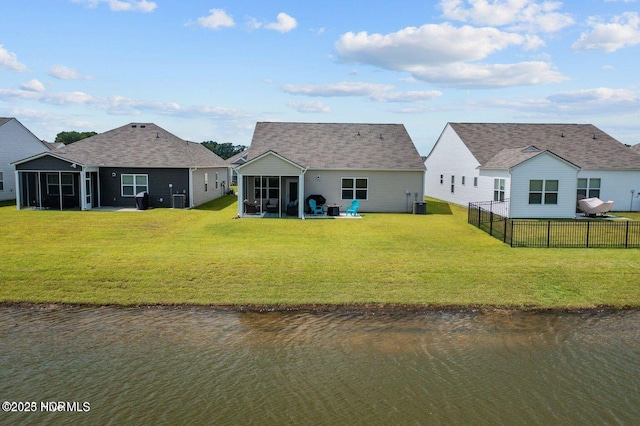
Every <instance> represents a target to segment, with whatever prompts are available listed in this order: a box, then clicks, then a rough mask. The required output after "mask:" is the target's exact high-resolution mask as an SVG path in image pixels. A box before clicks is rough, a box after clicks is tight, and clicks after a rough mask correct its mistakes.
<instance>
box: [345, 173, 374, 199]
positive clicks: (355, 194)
mask: <svg viewBox="0 0 640 426" xmlns="http://www.w3.org/2000/svg"><path fill="white" fill-rule="evenodd" d="M368 197H369V179H367V178H342V199H343V200H366V199H367V198H368Z"/></svg>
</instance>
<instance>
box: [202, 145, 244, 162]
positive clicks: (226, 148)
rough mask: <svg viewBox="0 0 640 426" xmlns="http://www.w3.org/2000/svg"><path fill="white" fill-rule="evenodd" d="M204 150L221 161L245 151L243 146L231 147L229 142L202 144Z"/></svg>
mask: <svg viewBox="0 0 640 426" xmlns="http://www.w3.org/2000/svg"><path fill="white" fill-rule="evenodd" d="M202 145H204V146H205V148H207V149H210V150H211V151H213V152H214V153H215V154H216V155H218V156H219V157H220V158H222V159H223V160H226V159H227V158H231V157H233V156H234V155H236V154H238V153H240V152H242V151H244V150H245V149H247V147H246V146H244V145H233V144H232V143H231V142H225V143H218V142H214V141H206V142H202Z"/></svg>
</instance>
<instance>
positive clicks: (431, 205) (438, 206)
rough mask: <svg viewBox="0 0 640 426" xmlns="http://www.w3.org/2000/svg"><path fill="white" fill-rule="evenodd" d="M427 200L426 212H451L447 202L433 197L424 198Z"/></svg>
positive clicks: (447, 213)
mask: <svg viewBox="0 0 640 426" xmlns="http://www.w3.org/2000/svg"><path fill="white" fill-rule="evenodd" d="M425 200H426V202H427V214H446V215H450V214H453V212H452V211H451V207H450V206H449V203H447V202H446V201H442V200H436V199H435V198H425Z"/></svg>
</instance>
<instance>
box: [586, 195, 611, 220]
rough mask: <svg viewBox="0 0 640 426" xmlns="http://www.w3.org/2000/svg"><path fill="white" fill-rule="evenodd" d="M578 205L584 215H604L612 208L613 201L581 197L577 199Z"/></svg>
mask: <svg viewBox="0 0 640 426" xmlns="http://www.w3.org/2000/svg"><path fill="white" fill-rule="evenodd" d="M578 207H579V208H580V210H582V211H583V212H584V214H585V215H589V216H596V215H598V214H600V215H602V216H605V215H606V214H607V213H608V212H609V211H610V210H611V209H612V208H613V201H607V202H604V201H602V200H601V199H599V198H597V197H593V198H583V199H582V200H578Z"/></svg>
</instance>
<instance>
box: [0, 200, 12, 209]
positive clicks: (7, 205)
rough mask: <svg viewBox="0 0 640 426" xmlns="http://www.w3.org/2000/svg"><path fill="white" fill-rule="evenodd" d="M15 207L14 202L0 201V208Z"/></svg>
mask: <svg viewBox="0 0 640 426" xmlns="http://www.w3.org/2000/svg"><path fill="white" fill-rule="evenodd" d="M15 205H16V200H4V201H0V207H9V206H15Z"/></svg>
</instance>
